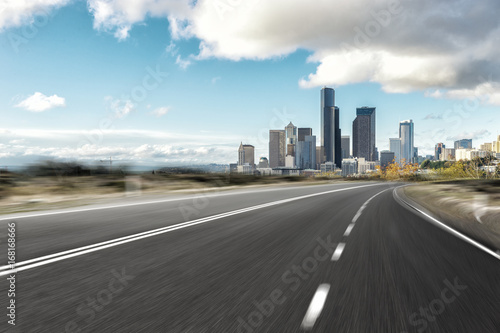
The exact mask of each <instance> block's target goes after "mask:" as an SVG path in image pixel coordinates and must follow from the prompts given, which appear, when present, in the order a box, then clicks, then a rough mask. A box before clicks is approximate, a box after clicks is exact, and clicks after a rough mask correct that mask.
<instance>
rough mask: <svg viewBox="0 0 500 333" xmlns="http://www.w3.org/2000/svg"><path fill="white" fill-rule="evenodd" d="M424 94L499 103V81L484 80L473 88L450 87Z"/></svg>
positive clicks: (493, 103)
mask: <svg viewBox="0 0 500 333" xmlns="http://www.w3.org/2000/svg"><path fill="white" fill-rule="evenodd" d="M426 96H430V97H434V98H448V99H471V100H476V101H478V102H482V103H484V104H490V105H497V106H498V105H500V83H498V82H485V83H481V84H479V85H477V86H475V87H474V88H464V89H450V90H447V91H444V92H443V91H441V90H436V91H434V92H431V93H426Z"/></svg>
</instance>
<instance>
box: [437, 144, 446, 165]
mask: <svg viewBox="0 0 500 333" xmlns="http://www.w3.org/2000/svg"><path fill="white" fill-rule="evenodd" d="M443 148H446V145H445V144H444V143H442V142H440V143H438V144H436V147H435V148H434V161H439V158H440V156H441V153H442V152H443Z"/></svg>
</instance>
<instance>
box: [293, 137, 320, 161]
mask: <svg viewBox="0 0 500 333" xmlns="http://www.w3.org/2000/svg"><path fill="white" fill-rule="evenodd" d="M295 165H296V166H297V168H299V169H315V168H316V136H314V135H306V136H304V140H299V141H297V152H296V155H295Z"/></svg>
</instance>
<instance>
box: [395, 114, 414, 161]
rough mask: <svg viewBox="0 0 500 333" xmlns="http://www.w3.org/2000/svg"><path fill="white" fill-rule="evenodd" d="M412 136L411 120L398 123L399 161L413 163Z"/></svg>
mask: <svg viewBox="0 0 500 333" xmlns="http://www.w3.org/2000/svg"><path fill="white" fill-rule="evenodd" d="M414 136H415V134H414V129H413V120H411V119H410V120H405V121H402V122H400V123H399V138H400V139H401V161H402V160H404V161H405V162H406V163H413V153H414V149H413V148H414Z"/></svg>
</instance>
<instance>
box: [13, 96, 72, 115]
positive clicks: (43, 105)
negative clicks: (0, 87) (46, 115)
mask: <svg viewBox="0 0 500 333" xmlns="http://www.w3.org/2000/svg"><path fill="white" fill-rule="evenodd" d="M62 106H66V100H65V99H64V98H63V97H59V96H57V95H52V96H45V95H44V94H42V93H40V92H36V93H34V94H33V95H31V96H30V97H28V98H26V99H25V100H23V101H21V102H20V103H18V104H16V105H15V107H17V108H23V109H26V110H28V111H32V112H43V111H46V110H49V109H52V108H55V107H62Z"/></svg>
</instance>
